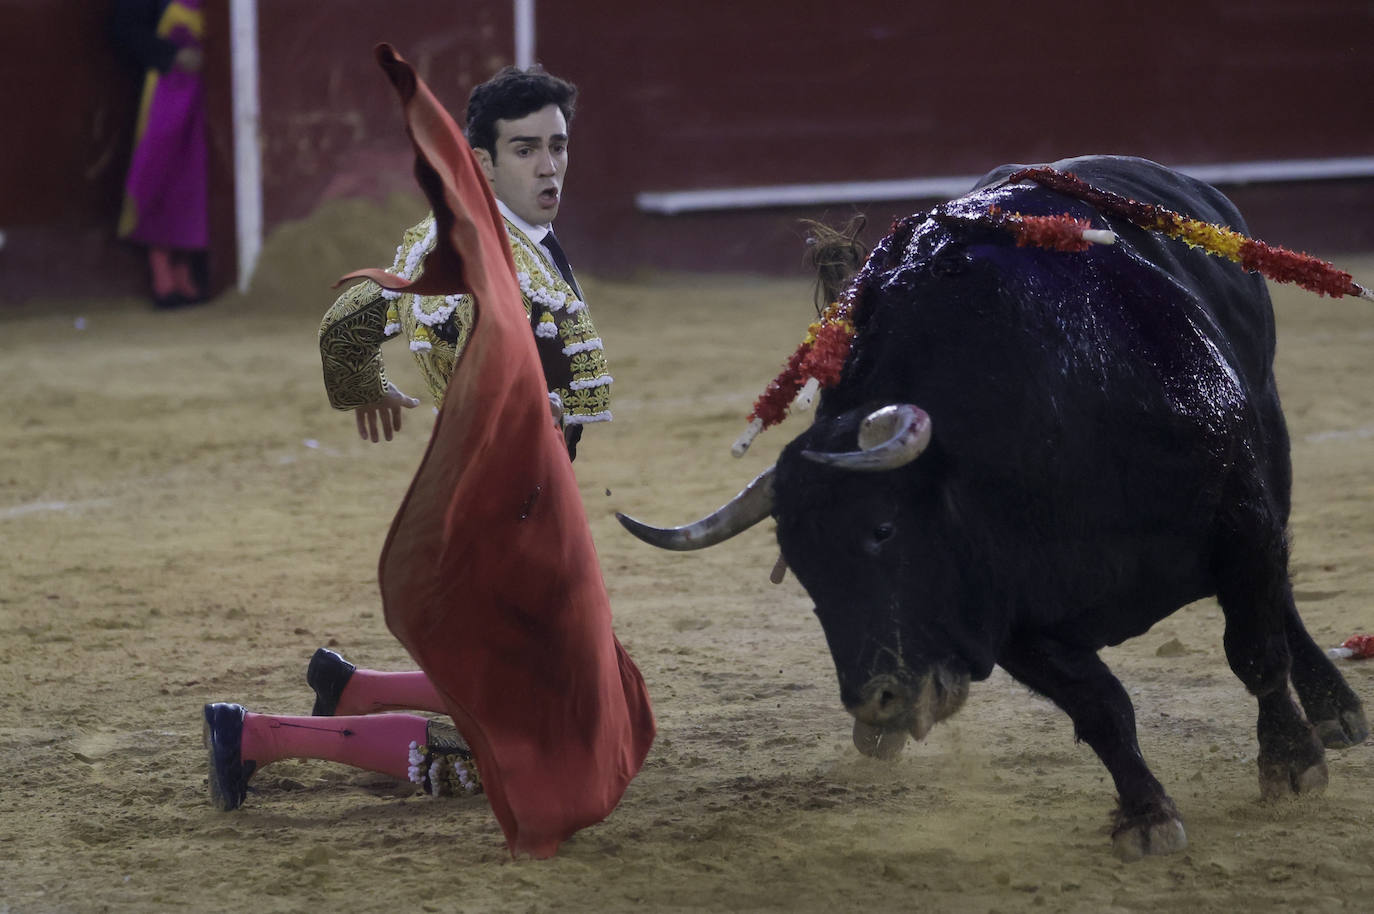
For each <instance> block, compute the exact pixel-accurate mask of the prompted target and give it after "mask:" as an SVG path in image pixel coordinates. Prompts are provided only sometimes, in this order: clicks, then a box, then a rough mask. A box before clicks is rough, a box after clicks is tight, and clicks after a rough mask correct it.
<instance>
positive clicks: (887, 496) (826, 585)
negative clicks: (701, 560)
mask: <svg viewBox="0 0 1374 914" xmlns="http://www.w3.org/2000/svg"><path fill="white" fill-rule="evenodd" d="M856 426H857V428H856ZM856 436H857V445H858V447H857V449H856V448H855V447H854V446H853V444H852V443H849V442H854V441H855V437H856ZM930 439H931V422H930V417H929V416H927V415H926V413H925V412H924V411H922V410H921V409H919V408H918V407H916V406H912V405H909V404H903V405H895V406H884V407H882V408H880V409H877V410H873V411H871V412H867V413H866V415H863V416H862V417H860V416H859V415H857V414H855V415H852V416H840V417H836V418H835V419H833V420H832V419H824V420H818V421H817V423H816V425H815V426H813V427H812V428H811V429H810V430H809V431H808V432H806V433H804V434H803V435H802V436H800V437H799V438H798V439H797V440H795V441H793V442H792V444H791V445H789V446H788V447H787V448H786V449H785V450H784V451H783V453H782V455H781V456H780V457H779V459H778V463H777V464H776V465H775V466H773V467H769V468H768V469H767V470H765V471H764V472H763V473H761V474H759V476H758V477H757V478H756V479H755V480H754V481H753V482H751V483H750V484H749V485H748V486H747V487H746V488H745V489H744V490H743V491H741V492H740V493H739V494H738V495H737V496H735V498H734V499H732V500H731V501H730V502H729V503H728V504H726V505H724V506H723V507H721V508H720V509H719V510H717V511H715V512H713V513H712V514H710V515H708V516H707V517H704V518H702V519H701V520H699V521H696V522H695V523H692V524H687V525H684V526H681V527H673V528H668V529H664V528H656V527H650V526H648V525H645V524H642V523H640V522H639V521H636V520H634V519H632V518H629V517H626V516H625V515H623V514H621V515H617V516H618V517H619V519H620V522H621V523H622V524H623V525H624V526H625V527H626V529H628V530H629V531H630V532H631V533H633V534H634V535H635V536H637V537H639V538H640V539H642V540H644V541H645V542H648V543H650V544H652V545H655V546H658V547H660V548H664V549H677V550H688V549H702V548H705V547H707V546H712V545H715V544H716V543H719V542H722V541H724V540H726V539H728V538H730V537H731V536H734V535H735V534H737V533H740V532H741V531H743V530H745V529H747V528H749V527H751V526H753V525H754V524H756V523H758V522H759V521H761V520H763V519H764V518H765V517H768V516H770V515H772V516H774V517H776V518H777V521H778V543H779V546H780V547H781V549H782V554H783V558H784V560H785V561H786V563H787V565H788V567H790V568H791V569H792V570H793V572H794V573H795V574H796V575H797V578H798V580H800V581H801V583H802V585H803V586H804V587H805V588H806V589H807V592H808V593H809V594H810V595H811V598H812V599H813V600H814V601H815V603H816V614H817V616H818V617H819V618H820V621H821V626H822V628H823V629H824V631H825V635H826V640H827V642H828V643H829V646H830V652H831V655H832V656H833V658H834V660H835V667H836V672H837V673H838V676H839V681H840V697H841V700H842V701H843V702H844V705H845V707H846V708H847V709H848V710H849V712H850V713H851V714H853V715H854V719H855V722H854V744H855V745H856V746H857V747H858V748H859V750H860V751H862V752H864V753H865V754H868V755H876V756H879V757H884V758H888V757H892V756H895V755H896V753H897V752H899V751H900V750H901V748H902V745H903V744H904V743H905V741H906V736H907V734H911V735H914V736H915V737H916V738H917V739H921V738H922V737H924V736H925V735H926V733H927V732H929V730H930V728H931V727H932V726H933V725H934V724H935V723H936V722H937V721H939V720H942V719H944V718H946V717H948V716H950V715H951V714H953V713H954V712H955V711H957V710H958V709H959V707H960V706H961V705H962V704H963V701H964V699H965V697H966V696H967V694H968V682H969V672H968V667H967V665H966V664H965V663H964V662H963V661H962V660H960V659H959V657H958V655H957V653H955V652H953V651H951V649H950V647H949V645H950V644H951V641H950V639H949V638H948V637H944V636H943V635H944V633H942V632H940V631H938V630H935V629H933V628H932V625H933V623H932V622H931V621H930V620H929V619H928V618H926V616H925V614H923V613H920V612H919V601H920V594H921V592H922V589H923V587H924V585H925V583H926V582H925V581H924V580H922V578H923V577H924V576H925V575H926V574H927V573H928V572H929V569H931V568H932V567H939V566H940V565H941V562H940V559H939V557H938V556H926V555H923V554H922V553H923V552H929V551H930V545H929V544H930V537H928V536H924V535H923V531H922V526H921V525H922V519H921V517H920V512H921V510H922V508H921V505H920V502H921V500H922V499H923V498H924V497H933V496H931V495H930V493H932V492H933V491H934V489H933V486H932V485H931V484H930V483H929V481H928V480H926V481H924V482H923V479H922V476H923V474H922V473H921V472H920V465H919V462H918V461H917V459H916V458H917V457H919V456H920V455H921V453H922V452H923V451H924V450H925V449H926V446H927V445H928V444H929V443H930ZM935 645H939V647H935Z"/></svg>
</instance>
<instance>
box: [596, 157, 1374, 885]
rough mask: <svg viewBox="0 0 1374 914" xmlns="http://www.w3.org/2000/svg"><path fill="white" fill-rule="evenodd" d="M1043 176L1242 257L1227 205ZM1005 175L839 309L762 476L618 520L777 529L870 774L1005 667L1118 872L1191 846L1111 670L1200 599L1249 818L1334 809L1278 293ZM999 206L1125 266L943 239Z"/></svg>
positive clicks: (1123, 178)
mask: <svg viewBox="0 0 1374 914" xmlns="http://www.w3.org/2000/svg"><path fill="white" fill-rule="evenodd" d="M1055 167H1056V168H1057V169H1059V170H1061V171H1068V172H1072V173H1074V174H1076V175H1077V176H1078V177H1079V178H1082V179H1083V180H1085V181H1087V182H1089V183H1091V184H1093V185H1096V186H1097V187H1099V188H1103V189H1106V190H1110V191H1115V192H1117V193H1119V194H1122V195H1125V196H1127V197H1131V198H1134V199H1136V200H1141V201H1148V202H1150V203H1155V204H1159V205H1162V206H1165V207H1168V208H1170V209H1173V210H1175V211H1178V212H1181V213H1183V214H1184V215H1187V216H1191V217H1194V218H1198V219H1202V220H1205V221H1208V222H1216V223H1221V224H1224V225H1229V226H1231V227H1232V228H1234V229H1236V230H1238V231H1245V225H1244V222H1243V220H1242V218H1241V216H1240V214H1239V213H1238V212H1237V211H1236V209H1235V207H1234V206H1233V205H1232V204H1231V202H1230V201H1229V200H1227V199H1226V198H1225V197H1224V196H1223V195H1222V194H1221V193H1220V192H1219V191H1217V190H1216V189H1214V188H1212V187H1210V186H1208V185H1206V184H1202V183H1200V182H1198V181H1195V180H1192V179H1190V178H1187V177H1185V176H1183V175H1180V174H1178V173H1176V172H1173V171H1170V170H1168V169H1166V168H1164V167H1162V166H1159V165H1156V164H1154V163H1152V162H1147V161H1145V160H1141V159H1133V158H1117V157H1086V158H1081V159H1073V160H1068V161H1064V162H1059V163H1056V164H1055ZM1014 170H1015V167H1014V166H1006V167H1003V168H1001V169H998V170H997V171H994V172H992V173H990V174H989V175H988V176H987V177H985V178H984V179H983V180H982V181H981V182H979V184H978V186H977V187H976V188H975V189H974V190H973V191H972V192H970V193H969V194H967V195H965V196H964V197H961V198H959V199H957V200H954V201H951V202H949V203H947V204H944V205H943V206H941V207H939V208H938V209H937V211H936V212H935V213H933V214H932V215H931V216H930V217H927V216H916V217H913V218H910V219H907V220H904V221H903V222H901V223H899V224H898V225H897V226H896V227H895V229H894V231H893V233H892V234H891V235H889V236H888V237H887V238H886V239H884V240H883V241H882V242H881V243H880V244H879V246H878V247H877V248H876V249H875V251H874V252H873V254H872V256H871V257H870V258H869V261H868V263H867V264H866V266H865V267H864V269H863V270H862V271H861V272H860V273H859V275H858V276H857V277H856V278H855V280H854V284H853V286H852V287H851V293H852V295H853V296H854V298H853V301H854V303H855V305H854V307H855V314H856V315H862V323H861V326H860V330H859V332H858V333H857V334H856V336H855V339H854V343H853V348H852V350H851V352H850V355H849V358H848V360H847V362H846V364H845V367H844V371H843V374H842V377H841V379H840V381H839V382H838V384H836V385H835V386H833V387H832V388H830V389H828V390H827V391H826V392H825V393H824V395H823V397H822V399H821V401H820V404H819V407H818V409H817V414H816V419H815V422H814V424H813V425H812V426H811V428H809V429H808V430H807V431H805V432H803V433H802V434H801V435H799V436H797V438H796V439H795V440H793V441H792V442H791V443H790V444H788V445H787V447H786V448H785V449H784V450H783V452H782V454H781V455H780V456H779V458H778V460H777V463H776V465H775V467H774V468H772V469H770V470H769V471H768V472H766V473H764V474H763V475H761V476H760V477H759V479H758V480H756V481H755V483H754V484H751V486H750V488H749V489H746V490H745V491H744V492H741V494H740V496H738V497H737V498H736V499H735V500H734V501H732V502H731V503H730V504H729V505H727V506H725V507H724V508H722V509H721V510H720V511H717V512H716V513H714V514H713V515H711V516H710V517H708V518H705V519H703V520H702V521H699V522H697V523H696V524H692V525H687V526H684V527H678V528H672V529H668V530H660V529H657V528H651V527H646V526H645V525H642V524H639V523H638V522H636V521H634V520H632V519H630V518H625V517H622V518H621V520H622V522H624V523H625V524H626V526H627V527H628V528H630V529H631V531H632V532H635V533H636V534H637V535H640V536H641V537H642V538H645V539H647V540H648V541H650V542H652V543H655V544H656V545H660V546H663V547H665V548H678V549H682V548H699V547H700V546H702V545H710V544H711V543H714V542H719V541H720V540H721V539H723V538H725V537H727V536H730V535H733V534H734V533H736V532H738V531H739V530H742V529H744V528H745V527H746V526H748V525H750V524H752V523H754V522H756V521H758V520H761V519H762V518H764V517H766V516H768V515H769V514H770V513H771V514H772V516H773V517H774V518H775V519H776V521H777V535H778V543H779V545H780V547H781V550H782V555H783V558H784V559H785V561H786V563H787V566H788V567H789V568H791V569H792V570H793V572H794V573H795V574H796V575H797V578H798V580H799V581H800V582H801V583H802V585H803V586H804V587H805V588H806V590H807V592H808V593H809V595H810V596H811V598H812V599H813V600H814V602H815V604H816V614H817V615H818V616H819V618H820V621H821V625H822V627H823V629H824V631H825V636H826V640H827V642H828V643H829V647H830V652H831V654H832V656H833V658H834V661H835V667H836V671H837V672H838V674H839V682H840V697H841V699H842V700H843V702H844V705H845V707H846V708H847V709H849V711H850V712H851V713H852V714H853V715H854V717H855V733H854V736H855V743H856V744H857V745H858V746H859V748H860V749H861V750H863V751H865V752H867V753H869V754H873V755H892V754H894V753H895V752H896V751H899V750H900V748H901V745H902V743H903V742H904V741H905V739H906V735H907V734H908V733H911V734H914V735H915V736H916V737H917V738H918V739H919V738H921V737H922V736H924V735H925V733H926V732H927V731H928V730H929V728H930V727H931V726H932V725H933V724H934V723H935V722H936V721H938V720H941V719H943V718H945V717H948V716H949V715H950V714H952V713H954V712H955V711H956V710H958V708H959V706H960V705H961V704H962V702H963V699H964V697H965V695H966V694H967V691H968V684H969V682H970V680H981V679H984V678H986V677H987V676H988V675H989V674H990V672H991V671H992V668H993V666H994V665H995V664H996V665H1000V666H1002V667H1003V669H1005V670H1006V671H1007V672H1008V673H1010V674H1011V675H1012V676H1013V677H1015V678H1016V679H1018V680H1019V681H1021V682H1022V683H1024V684H1026V685H1027V686H1029V687H1030V688H1032V689H1034V690H1036V691H1038V692H1040V693H1043V694H1044V695H1046V696H1047V697H1049V698H1050V699H1051V700H1053V701H1054V702H1055V703H1056V704H1057V705H1058V706H1059V707H1060V708H1062V709H1063V710H1064V711H1065V712H1067V713H1068V715H1069V716H1070V717H1071V718H1072V719H1073V723H1074V731H1075V734H1076V735H1077V737H1078V738H1079V739H1081V740H1085V741H1087V743H1088V744H1089V745H1090V746H1091V747H1092V748H1093V750H1094V751H1095V752H1096V753H1097V755H1098V757H1099V758H1100V759H1101V760H1102V762H1103V764H1104V765H1106V767H1107V769H1108V770H1109V771H1110V772H1111V775H1112V778H1113V780H1114V781H1115V783H1116V789H1117V792H1118V800H1119V806H1118V809H1117V813H1116V820H1115V829H1114V832H1113V841H1114V844H1115V846H1116V850H1117V852H1118V853H1119V854H1120V855H1121V856H1123V857H1124V858H1127V859H1133V858H1136V857H1139V856H1141V855H1143V854H1147V853H1168V852H1170V851H1175V850H1178V849H1180V848H1182V847H1184V846H1185V845H1186V837H1185V834H1184V831H1183V826H1182V822H1181V820H1180V818H1179V814H1178V811H1177V809H1176V808H1175V806H1174V804H1173V801H1172V800H1170V798H1169V797H1168V795H1167V794H1166V793H1165V791H1164V788H1163V786H1162V785H1161V784H1160V782H1159V781H1158V780H1156V778H1155V777H1154V775H1153V774H1151V772H1150V770H1149V768H1148V767H1147V766H1146V764H1145V761H1144V759H1143V757H1142V756H1141V752H1140V749H1139V746H1138V744H1137V742H1136V733H1135V714H1134V710H1133V709H1132V707H1131V703H1130V699H1129V698H1128V697H1127V694H1126V691H1125V689H1124V688H1123V687H1122V685H1121V683H1120V682H1119V681H1118V680H1117V679H1116V677H1115V676H1114V675H1113V674H1112V672H1111V671H1110V670H1109V669H1108V668H1107V666H1106V665H1105V664H1104V663H1103V662H1102V661H1101V659H1099V657H1098V656H1097V651H1098V650H1099V649H1100V648H1102V647H1104V646H1106V645H1113V644H1118V643H1120V642H1122V641H1124V640H1125V639H1127V638H1130V637H1133V636H1135V635H1139V634H1141V633H1143V632H1145V631H1146V630H1147V629H1149V628H1150V627H1151V626H1152V625H1153V624H1154V623H1156V622H1158V621H1159V620H1160V619H1163V618H1164V617H1165V616H1168V615H1169V614H1171V613H1173V612H1174V611H1175V610H1177V609H1178V608H1179V607H1181V606H1183V605H1184V604H1186V603H1189V602H1191V601H1194V600H1197V599H1200V598H1203V597H1207V596H1213V595H1214V596H1216V598H1217V599H1218V601H1219V603H1220V605H1221V608H1222V611H1223V613H1224V615H1225V621H1226V631H1225V638H1224V642H1225V648H1226V656H1227V660H1228V661H1229V663H1230V666H1231V669H1232V670H1233V671H1234V672H1235V674H1236V676H1238V677H1239V678H1240V680H1241V682H1243V683H1244V684H1245V687H1246V688H1247V689H1248V690H1249V691H1250V693H1251V694H1252V695H1254V696H1255V697H1256V699H1257V701H1258V704H1259V722H1258V728H1257V729H1258V738H1259V780H1260V788H1261V792H1262V794H1264V795H1265V796H1274V795H1281V794H1286V793H1290V792H1302V791H1308V790H1315V789H1319V788H1321V787H1323V786H1324V785H1325V783H1326V779H1327V774H1326V765H1325V762H1324V761H1323V744H1325V745H1326V746H1330V747H1344V746H1349V745H1352V744H1357V743H1359V742H1361V741H1363V740H1364V739H1365V737H1366V735H1367V733H1368V725H1367V723H1366V721H1365V717H1364V713H1363V711H1362V709H1361V705H1360V701H1359V699H1358V698H1357V697H1356V696H1355V694H1354V693H1353V692H1352V691H1351V689H1350V688H1349V686H1348V685H1347V684H1346V683H1345V681H1344V680H1343V679H1342V678H1341V675H1340V674H1339V673H1338V672H1337V671H1336V669H1335V667H1334V666H1333V665H1332V663H1331V662H1330V661H1329V660H1328V659H1327V658H1326V656H1325V654H1324V653H1323V651H1322V650H1321V648H1319V647H1318V646H1317V645H1316V644H1315V643H1314V642H1313V640H1312V638H1311V636H1310V635H1309V634H1308V633H1307V631H1306V629H1305V628H1304V627H1303V624H1302V621H1301V619H1300V618H1299V616H1298V611H1297V609H1296V607H1295V606H1294V603H1293V595H1292V589H1291V586H1290V582H1289V577H1288V546H1287V541H1286V536H1285V533H1286V527H1287V523H1288V512H1289V497H1290V489H1291V471H1290V465H1289V444H1288V434H1287V431H1286V428H1285V425H1284V419H1283V414H1282V411H1281V408H1280V406H1279V397H1278V393H1277V390H1276V388H1275V383H1274V375H1273V359H1274V319H1273V309H1272V305H1271V303H1270V300H1269V295H1268V292H1267V290H1266V287H1265V284H1264V280H1263V279H1262V278H1260V277H1259V276H1258V275H1254V274H1248V273H1246V272H1244V271H1243V270H1241V269H1240V268H1239V267H1238V266H1236V265H1234V264H1232V263H1229V262H1227V261H1224V260H1221V259H1218V258H1215V257H1210V256H1208V255H1206V254H1205V253H1202V252H1200V251H1197V250H1194V249H1190V248H1188V247H1187V246H1186V245H1184V244H1182V243H1181V242H1177V241H1173V240H1170V239H1168V238H1166V237H1163V236H1161V235H1158V234H1152V233H1149V232H1145V231H1142V230H1140V229H1138V228H1136V227H1134V226H1133V225H1131V224H1129V223H1127V222H1125V221H1124V220H1121V219H1117V218H1114V217H1104V216H1103V215H1102V214H1100V213H1098V212H1096V211H1094V210H1093V209H1092V208H1090V207H1089V206H1087V205H1086V204H1084V203H1081V202H1078V201H1077V200H1075V199H1071V198H1069V197H1066V196H1061V195H1059V194H1057V193H1055V192H1053V191H1051V190H1048V189H1046V188H1043V187H1041V186H1039V185H1036V184H1029V183H1014V184H1012V183H1005V182H1004V180H1003V179H1004V178H1005V177H1006V176H1007V175H1009V174H1011V173H1012V172H1013V171H1014ZM992 204H995V205H997V206H999V207H1001V209H1002V210H1003V211H1005V212H1013V213H1020V214H1025V215H1059V214H1062V213H1070V214H1072V215H1073V216H1075V217H1080V218H1087V219H1090V220H1091V221H1092V223H1093V226H1094V227H1095V228H1102V227H1109V228H1111V229H1112V230H1114V231H1115V232H1116V233H1117V236H1118V242H1117V243H1116V244H1115V245H1111V246H1095V247H1093V248H1092V249H1091V250H1089V251H1086V252H1083V253H1064V252H1059V251H1052V250H1046V249H1042V248H1037V247H1017V246H1015V245H1014V243H1013V241H1012V240H1011V238H1010V237H1009V236H1007V235H1006V234H1004V233H1002V232H1000V231H998V230H997V229H995V228H993V227H992V226H990V225H986V224H980V223H977V222H973V221H969V220H965V221H962V222H961V221H959V220H957V219H950V218H936V217H937V216H939V215H940V214H942V213H943V214H945V215H946V216H949V215H953V216H956V217H957V216H960V215H963V216H969V217H976V216H979V215H980V214H984V213H986V212H987V210H988V207H989V205H992ZM884 408H886V409H884ZM893 451H896V452H897V454H898V456H896V457H895V458H894V457H893V456H892V452H893ZM837 454H838V455H839V456H838V458H837V457H836V455H837ZM916 454H919V457H915V456H914V455H916ZM837 464H838V465H837ZM1290 679H1291V682H1292V685H1293V687H1294V689H1295V690H1296V692H1297V696H1298V699H1299V700H1300V701H1301V703H1302V709H1303V710H1302V711H1299V710H1298V708H1297V707H1296V705H1295V704H1294V702H1293V699H1292V697H1291V694H1290V692H1289V682H1290ZM1304 712H1305V717H1304Z"/></svg>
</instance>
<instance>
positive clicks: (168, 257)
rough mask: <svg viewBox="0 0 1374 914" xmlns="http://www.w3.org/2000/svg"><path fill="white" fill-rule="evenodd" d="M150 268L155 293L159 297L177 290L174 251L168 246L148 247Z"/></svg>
mask: <svg viewBox="0 0 1374 914" xmlns="http://www.w3.org/2000/svg"><path fill="white" fill-rule="evenodd" d="M148 269H150V270H151V271H152V273H153V294H154V295H156V296H158V297H159V298H161V297H163V296H166V295H171V294H172V292H174V291H175V290H176V276H175V273H174V271H173V269H172V253H171V252H170V251H168V250H167V249H166V248H148Z"/></svg>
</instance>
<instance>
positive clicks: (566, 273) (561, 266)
mask: <svg viewBox="0 0 1374 914" xmlns="http://www.w3.org/2000/svg"><path fill="white" fill-rule="evenodd" d="M544 247H546V248H548V249H549V253H550V254H552V255H553V262H554V264H555V265H557V267H558V272H559V273H561V274H563V281H564V282H566V283H567V284H568V285H570V286H572V290H573V292H574V293H576V295H577V297H578V298H581V297H582V290H581V289H579V288H578V287H577V280H576V279H575V278H573V271H572V264H570V263H568V255H567V254H564V253H563V246H562V245H560V244H559V243H558V238H557V237H556V236H555V235H554V233H553V229H549V233H548V234H547V235H545V236H544Z"/></svg>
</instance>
